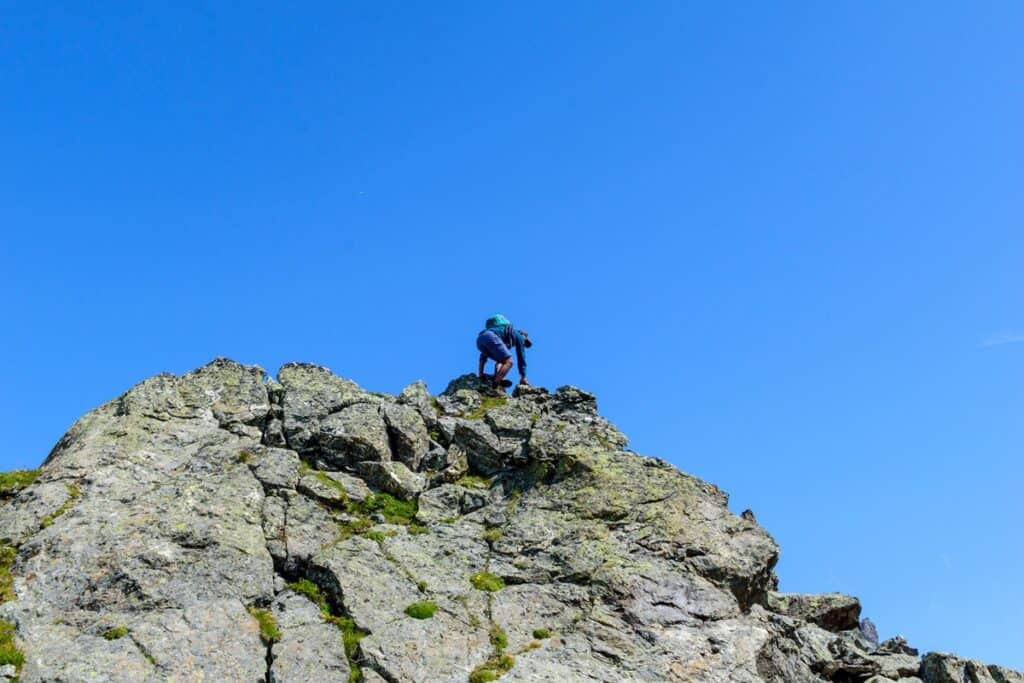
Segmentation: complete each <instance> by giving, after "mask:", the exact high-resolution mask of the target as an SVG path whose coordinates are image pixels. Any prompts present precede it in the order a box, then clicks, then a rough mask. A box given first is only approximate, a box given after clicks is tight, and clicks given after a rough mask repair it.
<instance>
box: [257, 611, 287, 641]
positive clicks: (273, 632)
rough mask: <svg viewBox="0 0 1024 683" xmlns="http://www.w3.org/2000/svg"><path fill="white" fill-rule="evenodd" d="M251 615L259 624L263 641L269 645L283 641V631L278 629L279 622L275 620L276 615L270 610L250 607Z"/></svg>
mask: <svg viewBox="0 0 1024 683" xmlns="http://www.w3.org/2000/svg"><path fill="white" fill-rule="evenodd" d="M249 614H251V615H252V616H253V617H254V618H255V619H256V621H257V622H259V625H260V638H262V639H263V642H264V643H267V644H268V645H269V644H271V643H276V642H277V641H279V640H281V631H280V630H279V629H278V628H277V620H276V619H274V615H273V614H272V613H271V612H270V610H268V609H261V608H259V607H250V608H249Z"/></svg>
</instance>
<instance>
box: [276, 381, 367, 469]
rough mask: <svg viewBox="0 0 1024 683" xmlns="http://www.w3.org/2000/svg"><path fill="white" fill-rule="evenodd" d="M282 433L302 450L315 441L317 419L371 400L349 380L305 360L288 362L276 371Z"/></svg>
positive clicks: (289, 442)
mask: <svg viewBox="0 0 1024 683" xmlns="http://www.w3.org/2000/svg"><path fill="white" fill-rule="evenodd" d="M278 380H279V381H280V383H281V388H282V395H281V409H282V416H283V423H284V434H285V437H286V438H287V440H288V444H289V446H290V447H291V448H293V449H295V450H297V451H299V452H300V453H304V452H307V451H310V450H314V449H315V448H316V447H317V445H318V434H319V432H320V421H321V420H323V419H324V418H325V417H327V416H328V415H329V414H331V413H335V412H337V411H339V410H341V409H342V408H346V407H348V406H351V405H354V404H356V403H374V402H375V400H374V398H373V396H372V395H371V394H369V393H368V392H366V391H364V390H363V389H362V388H360V387H359V385H358V384H356V383H355V382H352V381H351V380H347V379H342V378H340V377H337V376H336V375H334V374H333V373H332V372H331V371H330V370H328V369H327V368H325V367H321V366H318V365H312V364H309V363H288V364H287V365H285V366H283V367H282V368H281V370H280V371H278Z"/></svg>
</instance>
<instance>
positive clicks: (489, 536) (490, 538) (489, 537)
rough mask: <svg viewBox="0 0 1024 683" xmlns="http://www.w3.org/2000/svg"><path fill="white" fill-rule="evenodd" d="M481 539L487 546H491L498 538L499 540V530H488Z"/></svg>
mask: <svg viewBox="0 0 1024 683" xmlns="http://www.w3.org/2000/svg"><path fill="white" fill-rule="evenodd" d="M483 538H484V540H485V541H487V542H488V543H489V544H493V543H494V542H495V541H497V540H498V539H499V538H501V529H498V528H494V529H488V530H487V531H485V532H484V535H483Z"/></svg>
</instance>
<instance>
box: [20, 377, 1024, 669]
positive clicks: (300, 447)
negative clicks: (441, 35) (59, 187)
mask: <svg viewBox="0 0 1024 683" xmlns="http://www.w3.org/2000/svg"><path fill="white" fill-rule="evenodd" d="M626 444H627V442H626V438H625V437H624V436H623V435H622V433H620V432H619V431H618V430H617V429H616V428H615V427H614V426H613V425H612V424H611V423H610V422H608V420H606V419H604V418H603V417H601V416H600V415H599V414H598V411H597V403H596V401H595V398H594V396H593V395H591V394H589V393H587V392H585V391H582V390H580V389H577V388H574V387H562V388H560V389H558V390H557V391H554V392H549V391H547V390H544V389H541V388H531V387H520V388H519V389H518V390H517V391H516V392H515V394H514V395H513V396H512V397H507V398H506V397H495V396H490V395H488V394H487V393H486V392H485V391H484V387H483V386H481V385H480V384H479V382H478V381H477V379H476V378H475V377H473V376H472V375H467V376H463V377H460V378H458V379H456V380H454V381H453V382H452V383H451V384H449V386H448V387H447V389H445V391H444V392H442V393H441V394H440V395H438V396H432V395H431V394H429V393H428V391H427V388H426V386H425V385H424V384H423V383H422V382H417V383H415V384H411V385H410V386H408V387H406V388H405V389H404V390H403V391H402V392H401V394H399V395H398V396H390V395H386V394H379V393H373V392H369V391H366V390H364V389H362V388H361V387H359V386H358V385H357V384H356V383H354V382H352V381H349V380H346V379H343V378H341V377H338V376H336V375H334V374H332V373H331V372H330V371H329V370H327V369H326V368H323V367H319V366H316V365H308V364H289V365H285V366H284V367H283V368H281V370H280V372H279V373H278V375H277V378H276V379H271V378H269V377H268V376H267V375H266V373H265V372H264V371H263V370H262V369H261V368H259V367H256V366H246V365H241V364H239V363H236V362H233V361H230V360H224V359H219V360H216V361H214V362H213V363H210V364H209V365H207V366H205V367H202V368H199V369H198V370H195V371H194V372H190V373H188V374H186V375H183V376H181V377H176V376H173V375H159V376H157V377H153V378H151V379H148V380H146V381H144V382H142V383H141V384H139V385H138V386H136V387H134V388H132V389H131V390H129V391H128V392H127V393H125V394H124V395H123V396H120V397H119V398H117V399H115V400H113V401H111V402H110V403H107V404H106V405H103V406H101V407H99V408H97V409H95V410H93V411H92V412H90V413H88V414H87V415H85V416H84V417H82V418H81V419H80V420H79V421H78V422H77V423H76V424H75V425H74V426H72V427H71V429H70V430H69V431H68V433H67V434H65V435H64V436H63V437H62V438H61V439H60V441H59V442H58V443H57V445H56V446H55V447H54V449H53V451H52V452H51V453H50V455H49V456H48V457H47V459H46V461H45V463H44V464H43V466H42V468H41V469H40V470H39V471H38V472H19V473H9V474H8V475H4V478H3V479H2V480H0V481H2V482H3V484H2V486H0V544H2V547H0V601H2V602H3V604H2V605H0V620H2V621H0V681H2V680H5V679H12V680H13V679H18V680H20V681H22V682H24V683H28V682H29V681H33V682H34V681H68V682H70V681H210V682H217V683H219V682H222V681H246V682H253V683H255V682H256V681H264V682H270V681H273V682H275V683H299V682H308V681H367V682H375V683H379V682H382V681H387V682H389V683H397V682H399V681H402V682H405V681H408V682H414V681H415V682H431V683H432V682H441V681H453V682H454V681H460V682H465V681H469V682H471V683H479V682H481V681H493V680H499V679H500V680H501V681H508V682H512V681H559V682H571V681H608V682H615V683H619V682H622V681H706V682H709V683H710V682H722V683H725V682H745V681H750V682H754V681H787V682H788V681H808V682H810V681H816V682H817V681H837V682H840V683H848V682H854V681H865V682H870V683H883V682H884V681H902V682H903V683H910V682H911V681H925V682H926V683H954V682H956V683H959V682H962V681H971V682H972V683H983V682H989V681H991V682H993V683H1008V682H1010V681H1017V682H1024V676H1022V675H1021V674H1020V673H1017V672H1014V671H1010V670H1007V669H1004V668H1000V667H997V666H986V665H983V664H980V663H978V662H974V661H967V660H963V659H960V658H957V657H955V656H952V655H948V654H941V653H929V654H926V655H924V656H919V654H918V652H917V650H915V649H914V648H912V647H910V646H909V645H908V644H907V643H906V642H905V641H904V640H903V639H902V638H895V639H892V640H888V641H885V642H882V643H879V642H878V640H877V637H876V636H875V635H874V632H873V629H872V628H869V627H868V625H867V624H866V623H865V622H863V621H861V614H860V604H859V603H858V602H857V600H856V599H855V598H852V597H849V596H845V595H838V594H822V595H797V594H783V593H779V592H777V590H776V589H777V579H776V575H775V573H774V570H773V567H774V566H775V563H776V560H777V558H778V548H777V546H776V544H775V542H774V541H773V540H772V538H771V536H770V535H769V534H768V533H767V532H766V531H765V530H764V529H762V528H761V527H760V526H758V524H757V522H756V520H755V519H754V516H753V514H751V513H749V512H748V513H744V514H743V515H740V516H736V515H733V514H732V513H730V512H729V510H728V507H727V496H726V494H725V493H723V492H722V491H721V490H719V489H718V488H716V487H715V486H713V485H711V484H708V483H706V482H703V481H701V480H699V479H697V478H695V477H692V476H690V475H687V474H684V473H683V472H680V471H679V470H677V469H676V468H675V467H673V466H671V465H670V464H668V463H667V462H665V461H664V460H659V459H658V458H652V457H645V456H641V455H638V454H636V453H634V452H632V451H630V450H628V449H627V448H626Z"/></svg>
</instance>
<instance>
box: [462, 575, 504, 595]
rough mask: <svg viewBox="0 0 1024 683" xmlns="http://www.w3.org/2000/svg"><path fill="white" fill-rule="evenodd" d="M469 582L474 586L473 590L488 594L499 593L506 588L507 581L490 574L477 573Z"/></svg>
mask: <svg viewBox="0 0 1024 683" xmlns="http://www.w3.org/2000/svg"><path fill="white" fill-rule="evenodd" d="M469 582H470V583H471V584H473V588H476V589H477V590H480V591H487V592H488V593H497V592H498V591H500V590H501V589H502V588H504V587H505V580H504V579H502V578H501V577H500V576H498V575H497V574H492V573H490V572H477V573H476V574H473V576H472V577H470V579H469Z"/></svg>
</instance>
